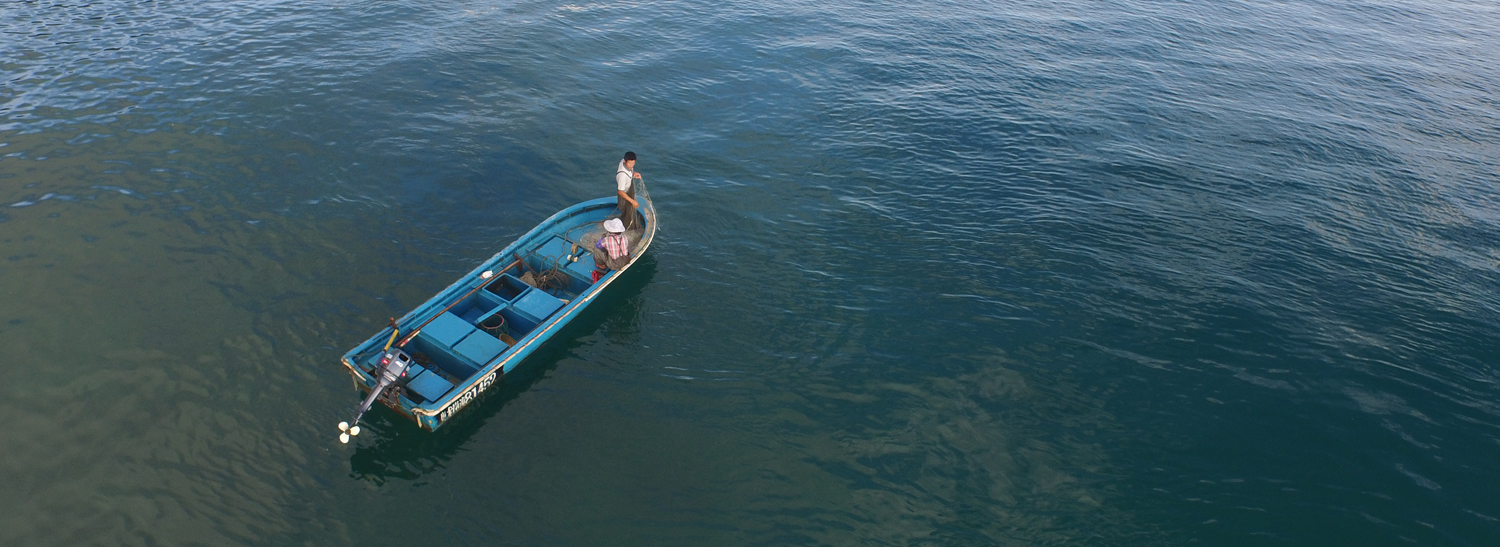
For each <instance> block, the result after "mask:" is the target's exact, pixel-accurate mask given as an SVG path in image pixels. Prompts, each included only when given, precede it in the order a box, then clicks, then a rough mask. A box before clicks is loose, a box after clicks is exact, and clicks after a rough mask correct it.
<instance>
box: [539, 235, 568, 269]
mask: <svg viewBox="0 0 1500 547" xmlns="http://www.w3.org/2000/svg"><path fill="white" fill-rule="evenodd" d="M572 251H573V244H572V243H568V240H566V239H563V238H561V237H558V236H552V237H550V238H547V241H546V242H545V243H542V244H541V245H540V246H538V247H537V248H536V256H539V257H542V258H545V259H547V260H548V261H549V262H550V261H552V260H554V259H556V260H563V259H564V257H567V256H568V254H569V253H571V252H572ZM548 266H550V264H549V265H548Z"/></svg>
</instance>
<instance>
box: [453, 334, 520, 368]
mask: <svg viewBox="0 0 1500 547" xmlns="http://www.w3.org/2000/svg"><path fill="white" fill-rule="evenodd" d="M508 347H510V346H508V345H506V344H505V342H501V341H500V340H499V339H496V338H495V337H494V336H490V334H489V333H487V332H483V331H474V334H470V335H469V337H468V338H464V340H463V341H462V342H459V343H458V345H455V346H453V351H456V352H458V353H459V354H460V355H463V356H464V357H468V358H469V359H473V360H474V362H475V363H478V364H479V366H481V367H483V366H484V365H485V364H486V363H489V362H490V360H491V359H494V358H495V356H497V355H500V352H502V351H505V348H508Z"/></svg>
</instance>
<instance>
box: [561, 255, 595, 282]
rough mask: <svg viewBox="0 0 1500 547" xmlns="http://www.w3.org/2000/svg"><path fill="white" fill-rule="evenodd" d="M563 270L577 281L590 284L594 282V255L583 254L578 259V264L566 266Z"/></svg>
mask: <svg viewBox="0 0 1500 547" xmlns="http://www.w3.org/2000/svg"><path fill="white" fill-rule="evenodd" d="M564 269H565V270H567V271H568V273H570V274H573V275H575V276H577V277H578V278H579V279H582V280H584V281H590V282H592V281H593V280H594V255H593V254H590V253H583V257H582V258H579V259H578V262H574V263H572V264H568V267H567V268H564Z"/></svg>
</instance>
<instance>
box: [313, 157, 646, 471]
mask: <svg viewBox="0 0 1500 547" xmlns="http://www.w3.org/2000/svg"><path fill="white" fill-rule="evenodd" d="M635 184H636V200H637V201H638V202H639V203H640V204H641V207H640V213H641V217H642V220H643V222H640V223H638V226H637V227H636V228H635V229H633V230H629V231H627V232H626V235H627V236H628V238H629V240H630V243H631V245H630V255H629V257H628V258H625V257H622V258H620V259H618V262H619V263H623V265H621V264H616V266H618V269H616V270H612V271H610V272H609V273H607V274H605V275H604V276H603V277H602V278H600V279H599V280H598V281H594V280H593V278H592V276H593V272H594V258H593V254H592V251H594V250H595V245H594V243H595V242H596V241H597V240H598V238H599V237H600V235H602V233H603V227H602V223H603V222H604V221H605V220H607V219H609V218H613V217H615V216H617V215H618V213H619V211H618V209H617V208H616V207H615V205H616V202H615V200H616V198H614V197H608V198H601V199H595V200H591V201H585V202H583V203H579V204H577V205H574V206H572V207H568V208H567V209H563V210H562V211H560V212H558V213H557V214H555V215H552V217H551V218H548V219H547V220H545V221H543V222H542V223H541V224H539V225H537V227H536V228H533V229H532V230H531V231H530V232H528V233H527V234H526V235H524V236H521V238H520V239H518V240H516V241H515V242H514V243H511V244H510V246H508V247H506V248H505V249H504V250H502V251H500V252H499V253H496V254H495V256H492V257H490V258H489V260H486V261H484V262H483V263H481V264H480V265H479V266H478V267H476V268H474V270H473V271H471V272H469V273H468V274H466V275H464V276H463V277H461V278H459V280H458V281H457V282H455V283H453V284H452V285H449V286H448V288H446V289H443V291H442V292H439V293H438V294H437V296H434V297H432V298H431V299H429V300H428V301H427V302H425V303H423V304H422V305H421V306H418V307H417V308H416V309H414V310H412V311H411V312H409V313H407V314H406V315H405V316H403V317H402V318H401V319H399V320H395V321H393V322H392V325H391V326H390V327H388V328H386V329H385V330H383V331H381V332H379V333H377V334H375V335H374V336H372V337H370V339H369V340H365V341H364V342H363V343H361V344H359V345H358V346H356V347H355V348H354V349H352V350H349V352H348V353H346V354H344V356H343V359H342V361H343V363H344V366H345V367H346V368H348V369H349V373H350V374H352V375H353V376H354V385H355V387H357V388H359V390H360V391H361V392H364V393H365V394H366V398H365V400H364V404H362V405H361V406H360V409H359V413H358V414H357V415H356V416H355V419H354V425H352V426H350V425H349V424H348V423H340V424H339V429H340V430H342V431H343V432H344V433H343V434H341V435H340V436H339V437H340V440H342V441H344V442H348V440H349V435H358V434H359V418H360V416H362V415H363V414H364V413H365V411H366V410H368V409H369V408H370V407H371V406H372V405H373V403H374V402H376V401H378V402H380V403H382V404H384V405H385V406H387V407H389V408H390V409H391V410H394V411H396V412H397V413H399V414H401V415H402V416H406V417H407V418H410V419H411V420H413V421H415V422H416V423H417V425H418V426H420V427H422V428H423V429H426V430H429V431H432V430H436V429H437V428H439V427H442V426H443V424H445V423H448V422H449V421H450V420H452V419H453V418H454V416H455V415H456V414H458V412H459V411H461V410H463V409H464V407H466V406H468V405H469V404H470V403H471V402H473V401H474V399H475V398H476V397H478V396H479V395H480V394H481V393H483V392H484V391H485V390H486V389H489V388H490V387H491V386H493V385H494V384H495V383H496V382H495V380H497V379H499V378H500V377H501V376H503V375H505V374H507V373H509V372H510V371H512V370H514V369H515V368H516V366H518V365H520V364H521V363H522V362H523V361H524V360H525V359H526V356H527V355H530V354H531V352H533V351H536V349H537V347H538V346H540V345H541V344H543V343H544V342H546V341H547V339H549V338H551V337H552V336H554V335H556V334H557V332H558V331H559V330H561V329H562V327H563V325H566V324H567V323H568V321H570V320H572V319H573V318H574V317H576V316H577V315H578V313H579V312H581V311H582V310H583V309H584V308H585V307H587V306H588V305H589V304H590V303H591V302H593V301H594V299H595V298H596V297H598V296H599V294H600V292H602V291H604V290H605V289H606V288H608V287H609V285H610V283H611V282H613V281H614V280H615V279H618V278H619V277H620V276H621V275H622V274H623V273H624V272H625V271H626V270H628V269H629V268H630V266H632V265H634V264H635V263H636V262H637V261H638V260H639V259H640V258H641V256H643V255H644V254H645V253H646V249H648V248H649V247H650V246H651V240H652V239H653V237H654V236H655V235H656V209H655V207H654V206H653V205H652V203H651V197H650V195H649V194H647V192H646V187H645V184H644V183H643V182H642V181H639V180H637V181H636V182H635ZM599 252H601V253H602V252H604V251H602V250H600V251H599Z"/></svg>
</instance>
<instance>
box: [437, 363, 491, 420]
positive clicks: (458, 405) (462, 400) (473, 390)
mask: <svg viewBox="0 0 1500 547" xmlns="http://www.w3.org/2000/svg"><path fill="white" fill-rule="evenodd" d="M493 383H495V373H494V372H491V373H489V374H487V375H485V377H484V378H480V379H479V383H477V384H474V386H473V387H470V388H469V389H467V390H465V391H464V392H463V394H462V395H459V396H458V398H456V399H453V402H452V403H450V404H449V405H448V408H445V409H443V411H442V412H441V413H439V414H438V421H439V422H446V421H448V418H450V417H452V416H453V414H454V413H456V412H458V411H460V410H463V409H464V407H466V406H469V403H470V402H472V401H473V400H474V398H475V397H478V396H479V394H480V393H482V392H483V391H484V390H486V389H489V387H490V384H493Z"/></svg>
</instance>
